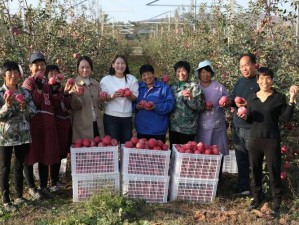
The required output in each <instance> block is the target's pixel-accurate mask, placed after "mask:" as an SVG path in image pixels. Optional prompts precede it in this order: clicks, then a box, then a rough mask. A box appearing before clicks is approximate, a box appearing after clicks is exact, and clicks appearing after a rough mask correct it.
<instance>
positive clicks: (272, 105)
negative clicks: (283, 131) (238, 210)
mask: <svg viewBox="0 0 299 225" xmlns="http://www.w3.org/2000/svg"><path fill="white" fill-rule="evenodd" d="M273 76H274V73H273V71H272V70H270V69H269V68H267V67H260V68H259V69H258V73H257V75H256V79H257V83H258V85H259V89H260V90H259V91H257V92H255V93H253V94H251V95H250V96H249V97H248V99H247V112H246V111H245V112H244V111H243V112H238V113H237V115H238V116H239V117H241V118H242V119H244V120H246V122H248V123H250V124H251V129H250V138H249V143H248V149H249V162H250V170H251V175H252V179H251V187H252V195H253V200H252V201H251V203H250V206H249V208H248V210H251V209H255V208H258V207H259V206H260V204H261V202H262V201H263V197H264V195H263V191H262V185H263V183H262V177H263V161H264V156H265V159H266V163H267V168H268V171H269V177H270V187H271V191H272V197H273V216H274V217H278V216H279V209H280V204H281V200H282V184H281V178H280V171H281V170H280V167H281V150H280V149H281V148H280V130H279V124H278V123H279V119H280V118H281V119H282V120H283V121H285V122H288V121H289V120H290V118H291V116H292V115H293V111H294V107H295V100H296V97H297V95H298V93H299V87H298V86H291V87H290V91H289V93H290V99H289V103H287V101H286V97H285V95H283V94H281V93H279V92H277V91H276V90H275V89H273V88H272V84H273Z"/></svg>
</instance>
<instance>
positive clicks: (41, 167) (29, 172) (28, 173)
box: [24, 163, 49, 188]
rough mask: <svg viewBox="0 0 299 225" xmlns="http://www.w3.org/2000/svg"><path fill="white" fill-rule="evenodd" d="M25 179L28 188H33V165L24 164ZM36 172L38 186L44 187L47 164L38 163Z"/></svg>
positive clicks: (46, 179)
mask: <svg viewBox="0 0 299 225" xmlns="http://www.w3.org/2000/svg"><path fill="white" fill-rule="evenodd" d="M24 174H25V180H26V182H27V185H28V187H29V188H35V187H36V186H35V183H34V176H33V165H24ZM38 174H39V180H40V188H45V187H47V185H48V178H49V174H48V166H47V165H45V164H42V163H38Z"/></svg>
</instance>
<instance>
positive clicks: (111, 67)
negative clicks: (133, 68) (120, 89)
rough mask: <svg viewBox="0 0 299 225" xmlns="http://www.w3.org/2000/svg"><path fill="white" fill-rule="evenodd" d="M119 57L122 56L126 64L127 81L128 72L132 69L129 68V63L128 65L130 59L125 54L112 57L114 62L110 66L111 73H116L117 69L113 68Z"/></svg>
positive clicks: (125, 75)
mask: <svg viewBox="0 0 299 225" xmlns="http://www.w3.org/2000/svg"><path fill="white" fill-rule="evenodd" d="M118 58H122V59H123V60H124V62H125V64H126V70H125V72H124V77H125V80H126V82H127V74H130V69H129V65H128V61H127V59H126V57H125V56H124V55H115V56H114V57H113V59H112V62H111V64H110V68H109V74H110V75H115V69H114V68H113V66H112V64H114V63H115V61H116V60H117V59H118Z"/></svg>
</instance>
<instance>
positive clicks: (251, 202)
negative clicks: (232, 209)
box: [246, 198, 260, 212]
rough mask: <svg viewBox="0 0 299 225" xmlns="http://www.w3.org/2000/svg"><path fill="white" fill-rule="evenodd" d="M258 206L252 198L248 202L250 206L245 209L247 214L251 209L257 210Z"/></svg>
mask: <svg viewBox="0 0 299 225" xmlns="http://www.w3.org/2000/svg"><path fill="white" fill-rule="evenodd" d="M259 206H260V203H258V202H256V201H255V200H254V199H253V198H252V199H251V201H250V205H249V206H248V207H247V209H246V211H247V212H249V211H251V210H253V209H257V208H258V207H259Z"/></svg>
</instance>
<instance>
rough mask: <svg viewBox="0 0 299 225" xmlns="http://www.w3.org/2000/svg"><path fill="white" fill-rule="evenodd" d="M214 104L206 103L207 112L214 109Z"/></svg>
mask: <svg viewBox="0 0 299 225" xmlns="http://www.w3.org/2000/svg"><path fill="white" fill-rule="evenodd" d="M213 106H214V105H213V103H212V102H210V101H206V103H205V109H206V110H211V109H212V108H213Z"/></svg>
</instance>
